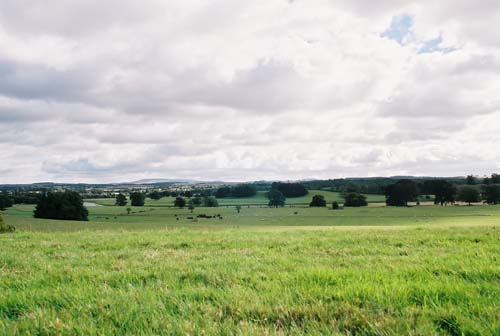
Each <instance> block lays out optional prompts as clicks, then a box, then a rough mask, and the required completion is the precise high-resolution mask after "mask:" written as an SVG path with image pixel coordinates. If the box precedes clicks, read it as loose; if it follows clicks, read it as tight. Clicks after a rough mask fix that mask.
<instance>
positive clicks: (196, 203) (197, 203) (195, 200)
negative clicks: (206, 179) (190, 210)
mask: <svg viewBox="0 0 500 336" xmlns="http://www.w3.org/2000/svg"><path fill="white" fill-rule="evenodd" d="M191 201H192V202H193V205H194V206H200V205H202V204H203V199H202V198H201V197H199V196H196V197H193V198H192V199H191Z"/></svg>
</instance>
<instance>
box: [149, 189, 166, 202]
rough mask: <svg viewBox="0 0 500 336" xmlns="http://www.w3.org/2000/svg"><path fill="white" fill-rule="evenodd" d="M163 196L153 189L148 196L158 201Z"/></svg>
mask: <svg viewBox="0 0 500 336" xmlns="http://www.w3.org/2000/svg"><path fill="white" fill-rule="evenodd" d="M162 197H163V194H162V193H161V192H159V191H157V190H155V191H153V192H152V193H150V194H149V198H151V199H152V200H155V201H158V200H160V199H161V198H162Z"/></svg>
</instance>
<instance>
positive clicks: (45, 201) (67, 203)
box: [34, 191, 89, 221]
mask: <svg viewBox="0 0 500 336" xmlns="http://www.w3.org/2000/svg"><path fill="white" fill-rule="evenodd" d="M88 214H89V213H88V210H87V208H85V207H84V206H83V200H82V197H81V196H80V194H79V193H77V192H75V191H65V192H54V193H53V192H49V193H46V194H44V195H42V197H40V200H39V201H38V204H37V206H36V209H35V212H34V217H35V218H45V219H62V220H77V221H87V220H88Z"/></svg>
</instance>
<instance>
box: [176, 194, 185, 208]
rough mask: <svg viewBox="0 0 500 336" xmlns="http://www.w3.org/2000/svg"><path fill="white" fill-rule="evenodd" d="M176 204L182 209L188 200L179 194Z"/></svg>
mask: <svg viewBox="0 0 500 336" xmlns="http://www.w3.org/2000/svg"><path fill="white" fill-rule="evenodd" d="M174 206H176V207H178V208H181V209H182V208H184V207H185V206H186V200H185V199H184V198H182V197H180V196H178V197H176V198H175V201H174Z"/></svg>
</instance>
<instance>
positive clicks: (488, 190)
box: [483, 184, 500, 204]
mask: <svg viewBox="0 0 500 336" xmlns="http://www.w3.org/2000/svg"><path fill="white" fill-rule="evenodd" d="M483 198H484V199H485V201H486V203H488V204H500V185H497V184H490V185H487V186H485V187H484V189H483Z"/></svg>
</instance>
